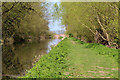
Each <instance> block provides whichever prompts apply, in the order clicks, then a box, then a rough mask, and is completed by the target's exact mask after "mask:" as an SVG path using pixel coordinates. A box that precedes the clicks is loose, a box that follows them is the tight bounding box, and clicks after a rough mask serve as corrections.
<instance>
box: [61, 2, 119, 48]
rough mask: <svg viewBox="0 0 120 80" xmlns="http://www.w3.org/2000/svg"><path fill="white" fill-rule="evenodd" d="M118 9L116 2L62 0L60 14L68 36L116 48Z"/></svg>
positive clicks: (117, 43)
mask: <svg viewBox="0 0 120 80" xmlns="http://www.w3.org/2000/svg"><path fill="white" fill-rule="evenodd" d="M119 9H120V3H117V2H116V3H115V2H97V3H96V2H94V3H92V2H89V3H84V2H67V3H65V2H62V3H61V11H62V14H61V15H60V16H62V24H64V25H65V26H66V30H67V32H66V33H67V34H69V35H70V36H73V37H76V38H78V39H81V40H83V41H85V42H95V43H101V44H104V45H108V46H110V47H112V46H114V47H116V48H118V47H120V46H119V45H120V42H119V41H120V38H119V33H120V31H119V29H120V28H119V23H118V16H119V14H118V13H119Z"/></svg>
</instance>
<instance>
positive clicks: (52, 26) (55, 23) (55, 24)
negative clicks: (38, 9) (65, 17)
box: [47, 0, 66, 34]
mask: <svg viewBox="0 0 120 80" xmlns="http://www.w3.org/2000/svg"><path fill="white" fill-rule="evenodd" d="M58 1H59V0H56V2H57V4H58V6H59V5H60V2H58ZM56 2H48V4H50V5H49V6H48V7H47V8H48V10H53V8H54V6H53V5H54V4H55V3H56ZM50 12H51V13H50V14H51V15H52V12H53V11H50ZM48 27H49V30H50V31H53V32H56V34H63V33H64V32H65V31H66V29H65V26H64V25H62V24H61V19H60V18H59V19H57V20H53V18H52V16H51V18H50V19H49V24H48ZM58 31H62V32H61V33H60V32H58Z"/></svg>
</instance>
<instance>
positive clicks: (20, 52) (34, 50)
mask: <svg viewBox="0 0 120 80" xmlns="http://www.w3.org/2000/svg"><path fill="white" fill-rule="evenodd" d="M47 43H48V41H47V40H44V41H41V42H33V43H29V44H25V43H24V44H16V45H3V49H2V50H3V54H2V57H3V58H2V59H3V60H2V67H3V69H2V70H3V76H15V75H16V77H17V76H19V75H20V76H21V75H24V74H25V72H26V70H29V69H30V68H32V64H34V63H35V62H37V61H36V60H39V58H40V55H44V54H46V50H47Z"/></svg>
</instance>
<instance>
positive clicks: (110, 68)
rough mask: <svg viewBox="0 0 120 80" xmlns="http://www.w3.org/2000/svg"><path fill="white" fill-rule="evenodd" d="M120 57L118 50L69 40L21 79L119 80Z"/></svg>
mask: <svg viewBox="0 0 120 80" xmlns="http://www.w3.org/2000/svg"><path fill="white" fill-rule="evenodd" d="M113 55H114V56H113ZM117 55H118V50H116V49H110V48H107V47H105V46H103V45H101V44H95V43H84V42H81V41H80V40H77V39H74V38H68V39H67V38H66V39H64V40H63V41H61V42H60V43H59V44H58V45H57V46H56V47H54V48H53V49H52V50H51V51H50V53H49V54H46V55H45V56H43V57H41V59H40V60H39V61H38V62H37V63H36V64H35V66H34V67H33V68H32V69H30V70H29V71H28V73H27V74H26V75H25V76H23V77H22V78H63V77H64V78H118V70H117V68H118V63H117V60H118V59H117V58H118V56H117Z"/></svg>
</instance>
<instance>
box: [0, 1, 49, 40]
mask: <svg viewBox="0 0 120 80" xmlns="http://www.w3.org/2000/svg"><path fill="white" fill-rule="evenodd" d="M45 10H46V8H45V7H44V5H42V3H31V2H4V3H2V37H3V40H4V41H6V42H7V41H18V42H19V41H25V40H28V39H32V40H36V39H39V38H40V36H44V37H46V36H48V35H51V32H49V28H48V23H49V22H48V20H46V19H44V16H45V13H44V11H45Z"/></svg>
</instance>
